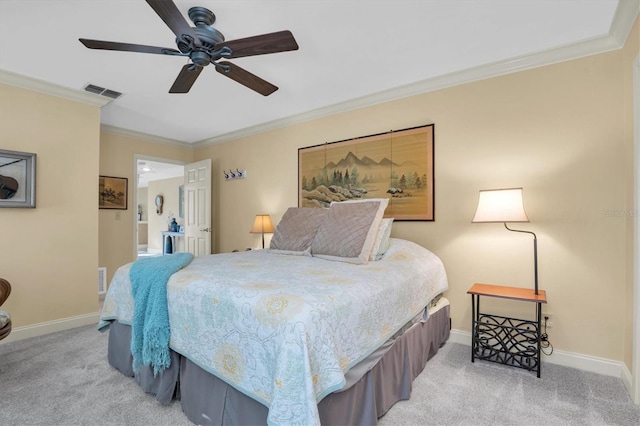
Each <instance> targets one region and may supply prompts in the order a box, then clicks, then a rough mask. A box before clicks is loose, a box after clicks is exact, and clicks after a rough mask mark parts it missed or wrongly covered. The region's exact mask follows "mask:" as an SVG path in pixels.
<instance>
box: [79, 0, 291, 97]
mask: <svg viewBox="0 0 640 426" xmlns="http://www.w3.org/2000/svg"><path fill="white" fill-rule="evenodd" d="M146 1H147V3H149V6H151V8H152V9H153V10H154V11H155V12H156V13H157V14H158V15H159V16H160V18H162V20H163V21H164V22H165V24H167V26H168V27H169V28H170V29H171V31H173V33H174V34H175V35H176V45H177V47H178V50H176V49H170V48H166V47H155V46H145V45H141V44H131V43H119V42H114V41H102V40H89V39H86V38H81V39H79V40H80V42H81V43H82V44H84V45H85V46H86V47H88V48H89V49H100V50H119V51H124V52H140V53H154V54H158V55H170V56H187V57H189V59H190V60H191V62H190V63H188V64H187V65H185V66H184V67H182V70H181V71H180V73H179V74H178V77H177V78H176V80H175V81H174V83H173V85H172V86H171V89H169V93H188V92H189V90H190V89H191V86H193V83H195V81H196V79H197V78H198V76H199V75H200V72H202V69H203V68H204V67H206V66H207V65H209V64H213V65H214V66H215V68H216V71H218V72H219V73H220V74H222V75H224V76H226V77H229V78H230V79H232V80H235V81H236V82H238V83H240V84H242V85H244V86H246V87H248V88H249V89H252V90H254V91H256V92H258V93H260V94H261V95H264V96H269V95H270V94H272V93H273V92H275V91H276V90H278V87H277V86H274V85H273V84H271V83H269V82H268V81H266V80H263V79H261V78H260V77H258V76H257V75H255V74H252V73H250V72H249V71H247V70H245V69H243V68H240V67H239V66H238V65H235V64H233V63H231V62H229V61H225V60H222V59H226V58H229V59H232V58H241V57H243V56H255V55H265V54H267V53H277V52H286V51H289V50H297V49H298V44H297V43H296V40H295V38H293V34H291V31H278V32H275V33H269V34H262V35H257V36H253V37H247V38H241V39H236V40H230V41H225V39H224V36H223V35H222V33H221V32H219V31H218V30H216V29H215V28H213V27H212V25H213V23H214V22H215V20H216V16H215V15H214V14H213V12H211V11H210V10H209V9H206V8H204V7H192V8H190V9H189V19H191V20H192V21H193V23H194V24H195V27H193V28H192V27H191V26H189V24H188V23H187V21H186V20H185V19H184V17H183V16H182V14H181V13H180V11H179V10H178V7H177V6H176V5H175V3H174V2H173V1H172V0H146Z"/></svg>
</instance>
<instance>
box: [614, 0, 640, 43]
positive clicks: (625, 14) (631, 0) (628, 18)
mask: <svg viewBox="0 0 640 426" xmlns="http://www.w3.org/2000/svg"><path fill="white" fill-rule="evenodd" d="M638 15H640V0H619V1H618V7H616V12H615V14H614V15H613V20H612V21H611V28H610V29H609V35H611V37H613V38H614V39H615V40H616V42H617V43H618V45H619V46H620V47H622V46H624V43H625V42H626V41H627V38H628V37H629V33H630V32H631V29H632V28H633V25H634V24H635V22H636V19H637V17H638Z"/></svg>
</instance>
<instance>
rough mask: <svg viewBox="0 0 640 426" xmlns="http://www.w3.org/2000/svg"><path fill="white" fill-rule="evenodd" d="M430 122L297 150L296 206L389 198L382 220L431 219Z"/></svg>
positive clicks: (326, 204)
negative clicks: (388, 218)
mask: <svg viewBox="0 0 640 426" xmlns="http://www.w3.org/2000/svg"><path fill="white" fill-rule="evenodd" d="M434 128H435V125H434V124H428V125H424V126H419V127H412V128H408V129H403V130H398V131H389V132H386V133H379V134H375V135H369V136H362V137H357V138H353V139H347V140H342V141H337V142H330V143H325V144H321V145H314V146H309V147H304V148H299V149H298V206H299V207H328V206H329V205H330V204H331V203H332V202H342V201H349V200H357V199H367V198H388V199H389V205H388V206H387V209H386V210H385V214H384V215H385V217H393V218H394V221H434V220H435V199H434V193H435V184H434V138H435V134H434V133H435V132H434Z"/></svg>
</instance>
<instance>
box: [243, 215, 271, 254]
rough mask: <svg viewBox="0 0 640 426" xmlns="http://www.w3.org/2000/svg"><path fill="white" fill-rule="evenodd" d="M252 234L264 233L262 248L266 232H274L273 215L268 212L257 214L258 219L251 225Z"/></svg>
mask: <svg viewBox="0 0 640 426" xmlns="http://www.w3.org/2000/svg"><path fill="white" fill-rule="evenodd" d="M249 232H250V233H251V234H262V248H264V234H265V233H266V234H271V233H272V232H273V225H272V224H271V217H270V216H269V215H268V214H257V215H256V220H255V221H254V222H253V227H251V231H249Z"/></svg>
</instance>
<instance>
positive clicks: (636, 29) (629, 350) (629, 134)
mask: <svg viewBox="0 0 640 426" xmlns="http://www.w3.org/2000/svg"><path fill="white" fill-rule="evenodd" d="M639 52H640V18H638V19H636V23H635V25H634V26H633V29H632V30H631V34H630V36H629V37H628V38H627V43H626V45H625V46H624V49H623V50H622V60H623V92H622V102H623V104H624V111H623V113H624V116H623V117H624V130H625V134H624V139H625V141H627V143H626V153H625V159H626V164H625V171H626V174H627V175H626V180H627V182H628V183H627V187H626V204H625V208H624V210H623V211H624V212H625V215H624V219H625V220H626V223H625V225H626V229H627V231H626V235H627V239H626V249H625V253H626V267H625V283H626V288H625V298H624V313H625V315H624V322H623V324H624V362H625V365H626V366H627V367H628V368H629V370H631V365H632V364H633V361H632V359H633V319H634V313H633V300H634V297H633V296H634V292H633V261H634V252H633V238H634V232H633V220H634V215H638V214H640V212H638V211H635V212H634V208H635V204H634V201H635V197H637V196H638V194H635V197H634V185H633V181H634V176H633V157H634V156H633V131H634V129H633V124H634V123H633V115H634V114H635V116H636V120H637V122H638V123H640V111H635V112H634V111H633V91H634V90H635V91H636V96H640V94H639V93H640V87H637V86H636V87H634V86H633V72H632V70H633V62H634V61H635V60H636V59H638V56H639V55H640V53H639ZM636 84H640V82H636ZM635 131H636V132H638V133H640V129H635ZM638 167H640V165H638ZM635 190H636V191H638V190H640V188H636V189H635ZM635 258H636V259H638V258H639V257H638V254H636V255H635ZM635 315H636V316H638V315H640V312H637V313H636V314H635ZM639 325H640V324H639ZM636 345H640V342H636ZM639 371H640V370H639Z"/></svg>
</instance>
